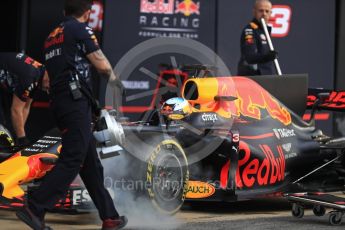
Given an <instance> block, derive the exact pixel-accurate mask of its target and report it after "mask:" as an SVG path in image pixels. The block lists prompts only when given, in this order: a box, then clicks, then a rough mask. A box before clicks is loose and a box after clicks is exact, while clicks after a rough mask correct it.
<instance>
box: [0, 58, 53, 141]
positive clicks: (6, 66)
mask: <svg viewBox="0 0 345 230" xmlns="http://www.w3.org/2000/svg"><path fill="white" fill-rule="evenodd" d="M41 80H42V87H43V88H47V87H49V78H48V75H47V72H46V71H45V67H44V66H43V65H42V64H41V63H39V62H37V61H35V60H34V59H32V58H31V57H29V56H27V55H25V54H22V53H11V52H8V53H7V52H2V53H0V87H1V88H2V89H6V90H8V91H9V92H11V93H13V97H12V105H11V119H12V126H13V129H14V131H15V134H16V137H17V138H16V144H17V145H19V146H25V145H28V144H29V143H30V141H29V139H28V138H27V137H26V135H25V128H24V126H25V122H26V120H27V118H28V115H29V111H30V105H31V103H32V97H33V93H34V91H35V90H36V89H37V88H38V87H37V86H38V85H39V82H40V81H41Z"/></svg>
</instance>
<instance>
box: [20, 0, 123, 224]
mask: <svg viewBox="0 0 345 230" xmlns="http://www.w3.org/2000/svg"><path fill="white" fill-rule="evenodd" d="M91 6H92V0H65V8H64V9H65V16H66V17H65V19H64V21H63V22H62V23H61V24H60V25H59V26H58V27H57V28H55V29H54V30H53V31H52V32H51V33H50V35H49V36H48V38H47V39H46V41H45V44H44V48H45V51H44V55H45V59H46V63H45V64H46V67H47V71H48V74H49V79H50V95H51V108H52V110H53V114H54V115H55V118H56V121H57V125H58V128H59V129H60V131H61V136H62V150H61V153H60V156H59V159H58V161H57V162H56V165H55V167H54V168H53V169H52V170H51V171H50V172H49V173H48V174H47V175H46V176H45V177H44V178H43V180H42V182H41V184H40V186H39V188H38V189H37V190H36V191H35V192H33V193H32V194H31V196H30V198H29V199H28V201H26V203H25V205H24V207H23V208H22V209H21V210H19V211H18V212H17V213H16V214H17V216H18V218H19V219H20V220H22V221H23V222H25V223H26V224H27V225H29V226H30V227H31V228H32V229H35V230H39V229H49V227H47V226H45V223H44V215H45V213H46V211H48V210H50V209H51V208H53V207H54V205H55V204H56V203H57V202H58V200H59V199H61V198H62V197H63V196H64V195H65V194H66V192H67V190H68V188H69V186H70V184H71V183H72V181H73V180H74V178H75V177H76V176H77V175H78V173H79V175H80V177H81V179H82V180H83V182H84V184H85V187H86V189H87V190H88V192H89V195H90V197H91V198H92V200H93V202H94V204H95V206H96V208H97V209H98V212H99V216H100V219H101V220H102V221H103V225H102V229H103V230H117V229H120V228H122V227H124V226H125V225H126V224H127V218H126V217H125V216H120V215H119V214H118V212H117V210H116V209H115V205H114V202H113V200H112V198H111V196H110V194H109V192H108V190H107V189H106V188H105V187H104V176H103V167H102V164H101V162H100V160H99V158H98V154H97V152H96V146H95V142H94V139H93V135H92V130H91V122H92V105H93V104H94V103H93V101H94V99H93V98H92V91H91V89H92V87H91V79H90V78H91V76H90V67H91V64H92V65H93V66H94V67H95V68H96V69H97V70H98V72H99V73H101V74H102V75H105V76H106V77H107V78H108V79H109V81H111V82H114V84H115V85H116V84H117V85H121V82H120V81H119V80H118V78H117V77H116V76H115V75H114V72H113V70H112V67H111V65H110V63H109V61H108V60H107V58H106V57H105V56H104V55H103V52H102V51H101V50H100V48H99V46H98V43H97V39H96V37H95V35H94V33H93V31H92V29H91V28H89V27H88V26H87V25H86V22H87V21H88V19H89V17H90V13H91Z"/></svg>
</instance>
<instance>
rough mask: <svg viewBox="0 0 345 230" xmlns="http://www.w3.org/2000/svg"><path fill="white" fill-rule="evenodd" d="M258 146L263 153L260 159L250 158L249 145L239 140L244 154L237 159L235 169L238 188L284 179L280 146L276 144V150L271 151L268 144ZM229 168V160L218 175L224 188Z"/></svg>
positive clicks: (283, 158) (283, 164)
mask: <svg viewBox="0 0 345 230" xmlns="http://www.w3.org/2000/svg"><path fill="white" fill-rule="evenodd" d="M259 147H260V149H261V151H262V153H263V154H264V157H263V159H261V160H259V159H256V158H252V153H251V150H250V148H249V146H248V145H247V144H246V143H245V142H242V141H240V150H241V151H243V153H244V155H243V157H242V158H241V159H239V161H238V168H237V170H236V186H237V187H238V188H251V187H253V186H255V185H256V186H267V185H273V184H276V183H279V182H282V181H284V179H285V168H286V165H285V164H286V162H285V156H284V153H283V149H282V147H281V146H280V145H279V146H276V151H273V150H272V148H271V147H269V146H268V145H259ZM277 153H278V154H277ZM277 155H278V156H277ZM229 168H230V162H228V163H227V164H225V165H224V166H223V168H222V171H221V176H220V179H221V187H222V188H226V185H227V183H228V171H229Z"/></svg>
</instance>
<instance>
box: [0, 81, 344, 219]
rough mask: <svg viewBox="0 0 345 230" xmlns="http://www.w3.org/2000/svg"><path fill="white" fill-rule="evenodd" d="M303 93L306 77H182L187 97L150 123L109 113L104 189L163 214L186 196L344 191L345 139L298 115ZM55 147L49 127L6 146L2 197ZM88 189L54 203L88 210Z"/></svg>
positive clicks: (102, 126) (102, 141) (103, 137)
mask: <svg viewBox="0 0 345 230" xmlns="http://www.w3.org/2000/svg"><path fill="white" fill-rule="evenodd" d="M292 87H293V88H294V91H291V88H292ZM266 88H267V89H269V91H268V90H266ZM306 92H307V77H306V76H301V77H298V76H291V77H289V78H288V77H286V78H268V77H253V78H248V77H206V78H204V77H203V78H197V77H196V78H190V79H187V80H186V81H185V82H184V84H183V87H182V91H181V97H173V98H170V99H167V100H166V101H165V102H163V105H162V106H161V108H159V109H157V110H153V111H150V113H151V112H152V113H154V115H150V116H146V117H147V118H148V119H146V120H145V121H138V122H126V121H124V122H119V121H120V118H118V117H116V116H115V115H114V114H112V113H109V112H107V111H105V110H103V111H102V115H101V117H100V119H99V120H98V122H97V124H96V128H95V131H94V136H95V138H96V140H97V142H98V151H99V154H100V157H101V158H102V162H103V164H104V168H105V180H106V181H105V184H106V187H107V188H108V189H109V191H110V192H111V194H118V192H119V190H126V192H130V191H131V192H133V193H134V196H135V197H137V198H138V199H137V201H138V202H141V201H143V199H139V198H144V199H145V201H148V202H149V203H150V204H152V207H154V208H155V209H156V210H159V211H160V212H163V213H167V214H173V213H175V212H177V211H178V210H179V209H180V208H181V206H182V204H183V202H184V201H185V200H190V201H193V200H202V201H225V202H229V201H238V200H244V199H253V198H258V197H272V196H280V197H281V196H283V195H284V194H286V193H296V192H315V191H317V192H321V191H323V192H327V191H342V190H344V185H345V180H344V179H345V178H344V176H345V170H344V160H343V159H344V158H343V153H344V149H345V139H344V138H336V139H335V138H331V137H328V136H326V135H325V134H323V133H322V131H321V130H319V129H317V128H316V127H315V125H314V121H313V115H312V117H311V119H310V121H304V120H303V119H302V118H301V116H300V115H303V113H304V108H305V106H306V94H307V93H306ZM273 95H274V96H273ZM289 95H291V96H289ZM327 96H328V95H327V94H319V96H318V97H317V99H316V100H315V101H314V104H313V109H314V110H315V109H317V108H318V106H319V105H320V104H323V105H325V103H327ZM293 98H295V99H296V100H293ZM283 102H284V103H283ZM324 107H325V106H324ZM291 108H293V109H291ZM312 114H313V113H312ZM157 119H158V120H157ZM2 134H3V135H5V134H4V133H2ZM7 138H8V137H7V136H5V137H4V139H6V140H7ZM59 146H61V145H60V139H59V137H57V136H54V135H50V134H49V135H45V136H44V137H43V138H41V139H40V140H38V141H37V142H36V143H35V144H33V145H32V146H29V147H27V148H25V149H23V150H21V151H12V152H13V153H4V154H3V158H2V160H1V163H0V184H1V190H0V195H1V201H2V202H4V203H5V204H7V206H11V203H13V202H14V203H15V202H17V203H18V202H19V201H20V200H22V199H23V196H24V194H25V192H24V190H23V189H22V188H20V187H19V185H22V184H24V183H26V184H27V183H30V182H32V181H38V183H39V178H41V177H42V176H44V174H45V173H46V172H47V171H49V170H50V169H51V168H52V167H53V166H54V164H55V162H56V159H57V158H58V154H59V149H60V147H59ZM7 147H8V148H9V149H11V145H10V144H9V145H8V146H7ZM28 189H29V190H30V189H34V186H33V187H30V186H28ZM85 191H86V190H85V189H84V188H83V187H82V184H78V185H76V186H75V187H73V185H71V190H70V191H69V193H68V197H67V198H66V199H64V200H62V201H61V202H62V203H63V204H61V203H60V204H58V205H57V207H60V208H61V206H63V208H64V209H63V210H65V209H66V208H67V209H75V210H80V209H83V207H87V208H89V207H90V202H91V201H90V198H89V197H88V194H87V192H85ZM29 193H30V192H28V193H27V194H28V195H29ZM19 203H20V202H19ZM12 206H13V205H12Z"/></svg>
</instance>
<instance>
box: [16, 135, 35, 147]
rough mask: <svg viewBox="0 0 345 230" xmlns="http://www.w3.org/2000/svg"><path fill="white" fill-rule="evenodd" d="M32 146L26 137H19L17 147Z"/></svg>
mask: <svg viewBox="0 0 345 230" xmlns="http://www.w3.org/2000/svg"><path fill="white" fill-rule="evenodd" d="M30 144H31V142H30V140H29V139H28V138H27V137H25V136H24V137H18V138H17V139H16V145H17V146H20V147H25V146H28V145H30Z"/></svg>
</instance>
